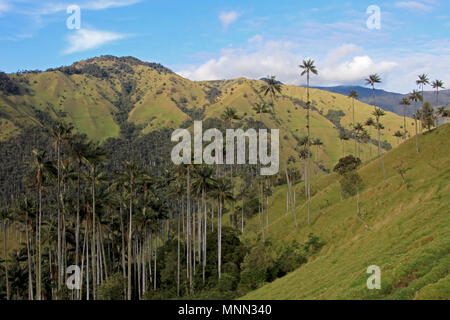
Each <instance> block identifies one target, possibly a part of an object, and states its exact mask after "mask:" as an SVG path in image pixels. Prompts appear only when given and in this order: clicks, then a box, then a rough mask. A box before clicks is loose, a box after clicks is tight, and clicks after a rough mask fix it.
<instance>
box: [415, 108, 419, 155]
mask: <svg viewBox="0 0 450 320" xmlns="http://www.w3.org/2000/svg"><path fill="white" fill-rule="evenodd" d="M414 107H415V114H414V127H415V131H416V151H417V153H419V135H418V132H417V131H418V129H417V101H415V102H414Z"/></svg>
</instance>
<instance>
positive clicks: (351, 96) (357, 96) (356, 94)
mask: <svg viewBox="0 0 450 320" xmlns="http://www.w3.org/2000/svg"><path fill="white" fill-rule="evenodd" d="M348 97H349V98H350V99H352V113H353V118H352V119H353V120H352V125H353V126H354V125H355V99H358V98H359V95H358V92H356V91H355V90H351V91H350V93H349V95H348ZM353 139H354V140H355V156H356V137H355V133H353Z"/></svg>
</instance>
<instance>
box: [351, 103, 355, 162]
mask: <svg viewBox="0 0 450 320" xmlns="http://www.w3.org/2000/svg"><path fill="white" fill-rule="evenodd" d="M352 109H353V127H355V99H354V98H352ZM353 139H354V140H355V157H356V132H355V130H353Z"/></svg>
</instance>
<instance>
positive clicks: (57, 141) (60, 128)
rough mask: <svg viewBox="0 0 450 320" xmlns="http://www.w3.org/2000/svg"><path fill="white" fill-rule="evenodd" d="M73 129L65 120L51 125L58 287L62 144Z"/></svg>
mask: <svg viewBox="0 0 450 320" xmlns="http://www.w3.org/2000/svg"><path fill="white" fill-rule="evenodd" d="M72 130H73V126H71V125H67V124H65V123H64V122H62V121H60V122H58V123H57V124H56V125H55V126H53V127H51V128H50V130H49V136H50V138H51V139H52V140H53V146H54V148H55V151H56V165H57V170H58V176H57V194H56V202H57V207H58V217H57V221H58V222H57V224H58V227H57V228H58V246H57V251H56V254H57V260H58V277H57V278H58V289H60V288H61V283H62V281H63V274H64V271H63V270H62V269H61V268H62V260H61V259H62V258H61V256H62V253H61V225H62V221H61V202H60V196H61V145H62V144H63V142H64V141H66V140H67V139H70V137H71V135H72V134H71V133H72Z"/></svg>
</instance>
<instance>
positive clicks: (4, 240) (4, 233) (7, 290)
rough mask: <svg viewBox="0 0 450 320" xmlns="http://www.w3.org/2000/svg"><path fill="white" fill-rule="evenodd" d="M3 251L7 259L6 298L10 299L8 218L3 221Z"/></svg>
mask: <svg viewBox="0 0 450 320" xmlns="http://www.w3.org/2000/svg"><path fill="white" fill-rule="evenodd" d="M3 252H4V259H5V261H4V262H5V278H6V300H9V275H8V255H7V252H6V220H5V221H3Z"/></svg>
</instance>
